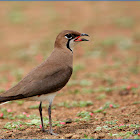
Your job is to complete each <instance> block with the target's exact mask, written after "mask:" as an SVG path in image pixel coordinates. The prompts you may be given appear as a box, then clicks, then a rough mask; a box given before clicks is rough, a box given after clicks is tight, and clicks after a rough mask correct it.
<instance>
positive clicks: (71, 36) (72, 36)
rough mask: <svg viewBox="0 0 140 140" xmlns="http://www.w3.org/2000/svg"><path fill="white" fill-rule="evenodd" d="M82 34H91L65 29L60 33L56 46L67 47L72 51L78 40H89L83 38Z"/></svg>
mask: <svg viewBox="0 0 140 140" xmlns="http://www.w3.org/2000/svg"><path fill="white" fill-rule="evenodd" d="M82 36H89V35H88V34H85V33H79V32H77V31H73V30H64V31H62V32H61V33H59V34H58V36H57V38H56V41H55V47H65V48H67V49H69V50H70V51H73V47H74V46H75V45H76V44H77V43H78V42H82V41H89V40H87V39H85V38H81V37H82Z"/></svg>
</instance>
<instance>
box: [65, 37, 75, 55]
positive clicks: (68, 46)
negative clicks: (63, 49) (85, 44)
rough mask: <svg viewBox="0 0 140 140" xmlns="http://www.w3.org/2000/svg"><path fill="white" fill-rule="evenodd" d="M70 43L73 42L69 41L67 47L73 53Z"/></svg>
mask: <svg viewBox="0 0 140 140" xmlns="http://www.w3.org/2000/svg"><path fill="white" fill-rule="evenodd" d="M70 41H71V39H69V40H68V42H67V45H66V46H67V48H68V49H69V50H70V51H71V52H72V53H73V51H72V49H71V48H70Z"/></svg>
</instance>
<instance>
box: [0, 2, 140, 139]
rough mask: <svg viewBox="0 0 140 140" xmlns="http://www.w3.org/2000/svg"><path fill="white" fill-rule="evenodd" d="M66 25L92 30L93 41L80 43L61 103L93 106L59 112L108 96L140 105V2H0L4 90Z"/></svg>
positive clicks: (44, 52) (45, 54) (32, 64)
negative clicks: (80, 106) (72, 71)
mask: <svg viewBox="0 0 140 140" xmlns="http://www.w3.org/2000/svg"><path fill="white" fill-rule="evenodd" d="M66 29H70V30H76V31H79V32H81V33H87V34H89V35H90V41H89V42H83V43H79V44H78V45H77V46H76V47H75V50H74V73H73V76H72V78H71V80H70V82H69V84H68V86H67V87H65V88H64V89H62V91H60V93H63V94H60V95H59V96H61V98H60V97H57V102H56V104H57V103H61V102H63V101H66V102H69V103H70V102H72V101H73V100H75V101H85V100H86V101H88V100H90V103H91V104H90V105H91V107H90V108H89V107H88V108H84V109H83V108H81V109H79V108H78V107H76V108H75V110H74V109H73V110H72V111H68V112H67V113H68V114H67V115H66V114H65V115H63V116H61V115H60V114H59V112H57V111H56V113H54V116H57V119H62V118H64V119H65V118H66V117H67V116H68V115H71V116H72V115H73V116H75V114H76V113H77V112H78V111H79V110H87V109H88V110H90V111H91V110H94V109H95V108H99V106H100V105H101V104H104V103H106V102H107V101H113V102H117V103H118V104H119V105H120V106H125V104H124V103H130V104H131V103H133V102H134V101H135V102H137V103H138V105H139V102H138V101H139V100H140V96H139V94H140V93H139V84H140V80H139V76H140V2H128V1H127V2H114V1H113V2H107V1H105V2H104V1H102V2H96V1H94V2H88V1H87V2H86V1H84V2H82V1H81V2H76V1H74V2H68V1H63V2H50V1H48V2H47V1H46V2H14V1H12V2H0V92H3V91H5V90H7V89H9V88H10V87H11V86H13V85H15V84H16V83H17V82H18V81H19V80H21V78H23V76H25V75H26V74H27V73H28V72H29V71H30V70H31V69H32V68H34V67H35V66H37V65H38V64H40V63H41V62H42V61H43V60H45V59H46V58H47V57H48V56H49V54H50V53H51V51H52V50H53V47H54V41H55V39H56V36H57V35H58V33H60V32H61V31H62V30H66ZM131 89H132V91H131ZM126 95H127V96H126ZM68 97H69V98H68ZM123 97H124V98H123ZM101 100H102V103H101ZM93 102H94V103H95V104H94V106H92V103H93ZM13 104H15V103H13ZM28 105H29V106H30V105H31V104H30V103H28ZM10 106H11V105H10ZM56 106H57V105H56ZM61 106H63V107H65V106H66V104H64V102H63V103H62V104H61ZM87 106H88V105H87ZM6 107H7V108H8V107H9V106H8V105H7V106H6ZM85 107H86V105H85ZM24 108H25V106H24ZM130 108H131V106H130ZM12 109H13V110H14V106H13V108H12ZM135 109H138V108H135ZM19 110H20V109H19ZM130 110H134V108H131V109H130ZM130 110H129V111H130ZM65 111H66V110H65ZM28 112H30V111H28ZM62 112H63V110H62ZM30 113H31V112H30ZM70 113H71V114H70ZM72 113H73V114H72ZM54 118H55V117H54ZM120 120H121V119H120ZM133 122H135V123H137V122H138V119H136V118H135V120H132V123H133ZM23 138H24V137H23ZM105 138H108V137H105Z"/></svg>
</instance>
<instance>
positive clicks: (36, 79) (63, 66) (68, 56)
mask: <svg viewBox="0 0 140 140" xmlns="http://www.w3.org/2000/svg"><path fill="white" fill-rule="evenodd" d="M82 36H89V35H88V34H86V33H80V32H78V31H73V30H64V31H62V32H60V33H59V34H58V36H57V37H56V40H55V43H54V49H53V51H52V53H51V54H50V56H49V57H48V58H47V59H46V60H45V61H44V62H42V63H41V64H40V65H38V66H37V67H35V68H34V69H33V70H31V72H29V73H28V74H27V75H26V76H25V77H24V78H23V79H22V80H21V81H19V83H17V84H16V85H15V86H14V87H12V88H10V89H9V90H7V91H5V92H4V93H2V94H0V104H1V103H5V102H8V101H12V100H19V99H24V100H30V101H40V104H39V114H40V118H41V125H42V131H43V132H46V130H45V128H44V124H43V116H42V102H43V101H48V102H49V107H48V116H49V130H48V132H49V133H50V134H51V135H57V134H56V133H54V132H53V129H52V118H51V106H52V102H53V99H54V97H55V96H56V94H57V91H59V90H61V89H62V88H63V87H64V86H65V85H66V84H67V82H68V81H69V79H70V77H71V75H72V72H73V49H74V46H75V45H76V44H78V43H79V42H82V41H89V40H87V39H85V38H81V37H82Z"/></svg>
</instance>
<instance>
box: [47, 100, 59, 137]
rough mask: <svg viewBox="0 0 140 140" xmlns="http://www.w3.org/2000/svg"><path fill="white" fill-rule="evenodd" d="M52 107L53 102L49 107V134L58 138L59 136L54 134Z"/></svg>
mask: <svg viewBox="0 0 140 140" xmlns="http://www.w3.org/2000/svg"><path fill="white" fill-rule="evenodd" d="M51 105H52V102H50V103H49V107H48V114H49V125H50V129H49V132H50V134H51V135H55V136H57V135H58V134H56V133H54V132H53V129H52V118H51Z"/></svg>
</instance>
